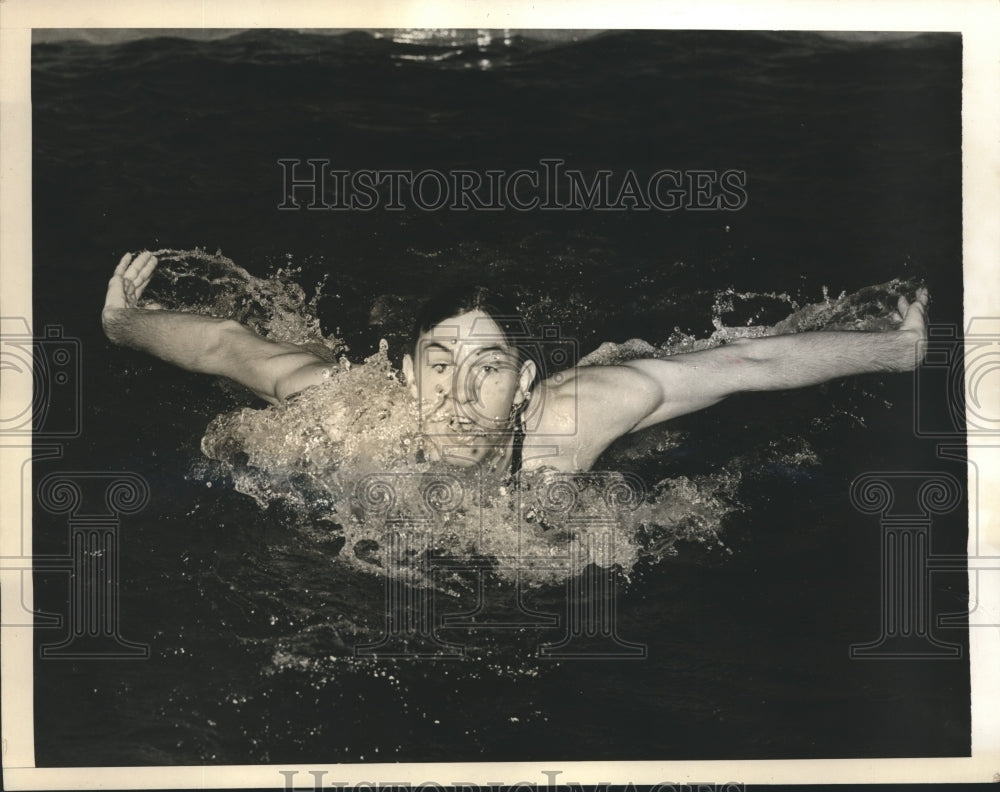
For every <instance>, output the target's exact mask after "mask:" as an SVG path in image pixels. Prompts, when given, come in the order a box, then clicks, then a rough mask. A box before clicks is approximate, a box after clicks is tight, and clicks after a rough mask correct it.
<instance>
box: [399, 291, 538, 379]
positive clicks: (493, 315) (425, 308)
mask: <svg viewBox="0 0 1000 792" xmlns="http://www.w3.org/2000/svg"><path fill="white" fill-rule="evenodd" d="M476 310H479V311H482V312H483V313H484V314H486V315H487V316H489V317H490V319H492V320H493V321H494V322H496V324H497V327H499V328H500V332H501V333H502V334H503V337H504V340H505V341H506V342H507V344H508V345H510V346H511V347H513V348H514V350H516V352H517V361H518V364H523V363H524V362H525V361H527V360H533V361H535V379H534V381H532V383H531V386H532V387H534V385H535V383H536V382H538V380H539V379H540V378H541V376H542V360H541V355H539V354H538V350H537V346H538V345H537V344H536V343H535V340H536V339H534V337H533V336H532V333H531V330H530V329H529V327H528V322H527V320H526V319H525V318H524V317H523V316H522V315H521V313H520V311H518V309H517V306H516V305H515V304H514V302H513V301H512V300H511V299H510V298H508V297H507V296H506V295H504V294H503V293H501V292H499V291H496V290H494V289H491V288H489V287H487V286H456V287H452V288H450V289H446V290H445V291H441V292H438V293H437V294H435V295H434V296H433V297H431V298H430V299H429V300H427V301H426V302H425V303H424V304H423V305H422V306H421V307H420V310H419V311H417V317H416V321H415V322H414V326H413V339H414V342H416V340H417V339H418V338H420V334H421V333H426V332H427V331H428V330H430V329H431V328H432V327H434V326H435V325H438V324H440V323H441V322H443V321H445V320H446V319H451V318H453V317H455V316H461V315H462V314H465V313H469V311H476Z"/></svg>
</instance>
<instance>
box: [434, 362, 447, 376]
mask: <svg viewBox="0 0 1000 792" xmlns="http://www.w3.org/2000/svg"><path fill="white" fill-rule="evenodd" d="M430 366H431V371H433V372H434V373H435V374H444V372H445V370H446V369H447V368H448V364H447V363H431V364H430Z"/></svg>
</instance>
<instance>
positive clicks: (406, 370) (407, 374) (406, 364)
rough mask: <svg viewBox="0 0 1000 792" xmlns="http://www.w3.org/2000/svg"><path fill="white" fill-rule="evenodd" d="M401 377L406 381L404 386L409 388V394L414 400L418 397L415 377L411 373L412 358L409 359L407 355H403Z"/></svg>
mask: <svg viewBox="0 0 1000 792" xmlns="http://www.w3.org/2000/svg"><path fill="white" fill-rule="evenodd" d="M403 377H404V378H405V379H406V384H407V385H409V386H410V394H411V395H412V396H413V398H414V399H416V398H417V397H418V394H417V377H416V375H415V373H414V371H413V358H412V357H410V355H409V353H407V354H405V355H403Z"/></svg>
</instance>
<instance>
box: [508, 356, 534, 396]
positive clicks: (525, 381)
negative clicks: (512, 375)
mask: <svg viewBox="0 0 1000 792" xmlns="http://www.w3.org/2000/svg"><path fill="white" fill-rule="evenodd" d="M537 371H538V368H537V367H536V366H535V361H533V360H526V361H525V363H524V365H523V366H521V376H520V378H519V379H518V381H517V393H516V394H514V404H515V405H518V404H522V403H523V402H526V401H527V400H528V399H530V398H531V383H532V382H534V381H535V372H537Z"/></svg>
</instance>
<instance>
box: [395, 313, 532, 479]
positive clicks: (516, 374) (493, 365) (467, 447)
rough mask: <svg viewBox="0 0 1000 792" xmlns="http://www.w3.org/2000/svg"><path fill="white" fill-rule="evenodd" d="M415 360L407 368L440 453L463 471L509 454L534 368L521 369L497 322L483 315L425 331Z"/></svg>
mask: <svg viewBox="0 0 1000 792" xmlns="http://www.w3.org/2000/svg"><path fill="white" fill-rule="evenodd" d="M415 355H416V359H415V360H414V359H411V358H409V356H407V359H405V360H404V363H403V368H404V372H405V374H406V377H407V381H408V382H409V383H410V387H411V392H412V393H413V395H414V396H415V397H416V398H417V399H418V400H419V401H420V419H421V429H422V431H423V432H424V434H425V435H426V436H427V438H428V439H429V440H430V443H431V446H432V451H433V453H434V454H435V455H436V456H437V457H438V458H442V459H446V460H447V461H449V462H453V463H455V464H459V465H474V464H479V463H481V462H483V461H484V459H487V458H489V457H490V456H492V454H491V452H492V453H493V454H502V453H503V452H504V451H505V450H506V447H507V444H508V442H509V440H510V431H511V426H512V420H511V418H512V415H513V410H514V408H515V406H516V405H520V404H521V403H522V402H523V401H524V399H525V396H526V394H527V389H528V387H529V386H530V383H531V379H532V377H533V375H534V364H533V363H531V362H527V363H525V364H524V365H519V364H518V359H517V352H516V350H515V349H514V348H513V347H512V346H510V344H509V343H508V342H507V341H506V339H505V338H504V336H503V333H502V332H501V330H500V328H499V327H498V326H497V323H496V322H494V321H493V320H492V319H491V318H490V317H489V315H488V314H486V313H484V312H483V311H480V310H475V311H470V312H469V313H465V314H462V315H460V316H456V317H454V318H452V319H446V320H444V321H443V322H441V323H440V324H437V325H435V326H434V327H432V328H431V329H430V330H428V331H427V332H425V333H422V334H421V335H420V338H419V339H417V345H416V349H415Z"/></svg>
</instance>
